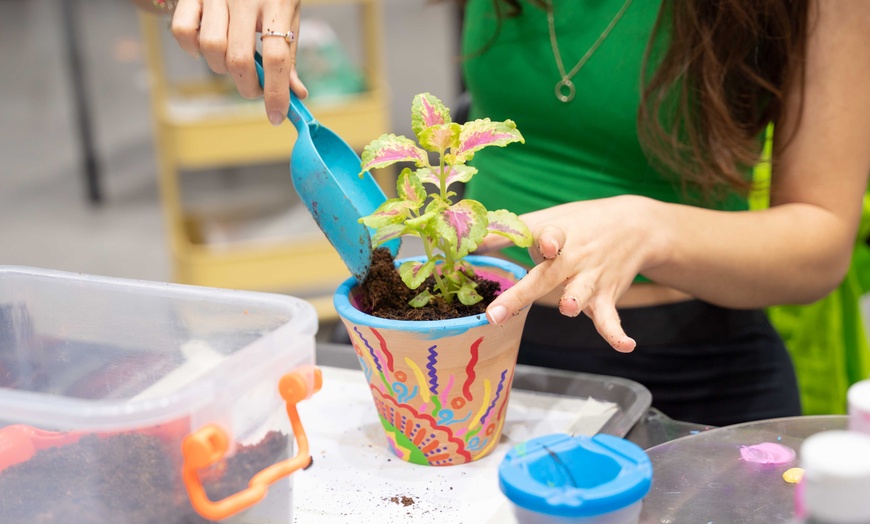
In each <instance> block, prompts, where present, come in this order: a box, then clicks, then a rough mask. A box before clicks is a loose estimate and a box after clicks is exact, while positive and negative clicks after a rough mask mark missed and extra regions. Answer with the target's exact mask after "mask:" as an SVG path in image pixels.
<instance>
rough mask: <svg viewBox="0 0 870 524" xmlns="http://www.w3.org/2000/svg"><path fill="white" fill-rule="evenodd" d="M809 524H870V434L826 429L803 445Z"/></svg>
mask: <svg viewBox="0 0 870 524" xmlns="http://www.w3.org/2000/svg"><path fill="white" fill-rule="evenodd" d="M801 467H803V469H804V477H803V480H802V483H803V485H802V486H801V490H800V491H801V493H802V500H801V501H799V502H800V504H799V505H800V506H802V508H803V511H804V512H805V520H804V521H803V522H806V523H807V524H810V523H812V524H867V523H870V435H865V434H863V433H859V432H857V431H842V430H836V431H824V432H821V433H817V434H815V435H812V436H811V437H809V438H808V439H806V440H805V441H804V443H803V445H802V446H801Z"/></svg>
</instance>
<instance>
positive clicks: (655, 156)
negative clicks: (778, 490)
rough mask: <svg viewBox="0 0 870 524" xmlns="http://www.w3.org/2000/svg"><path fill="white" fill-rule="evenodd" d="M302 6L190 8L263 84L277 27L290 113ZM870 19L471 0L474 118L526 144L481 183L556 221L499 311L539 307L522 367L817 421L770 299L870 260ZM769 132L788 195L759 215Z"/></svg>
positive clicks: (592, 2)
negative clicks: (773, 322) (865, 231)
mask: <svg viewBox="0 0 870 524" xmlns="http://www.w3.org/2000/svg"><path fill="white" fill-rule="evenodd" d="M299 8H300V6H299V3H298V2H297V1H290V0H259V1H256V2H248V3H246V4H242V3H241V2H234V1H232V0H180V2H179V4H178V7H177V10H176V12H175V15H174V17H173V22H172V26H173V32H174V34H175V36H176V38H177V39H178V41H179V43H180V45H181V46H182V47H183V48H184V49H186V50H187V51H189V52H191V53H200V52H201V53H202V54H203V55H204V57H205V59H206V61H207V62H208V63H209V65H210V66H211V68H212V69H214V70H215V71H217V72H228V73H230V74H231V75H232V77H233V80H234V81H235V82H236V85H237V87H238V89H239V92H240V93H241V94H242V95H244V96H249V97H254V96H259V95H260V93H261V91H260V89H259V86H258V82H257V76H256V74H255V71H254V66H253V62H252V56H253V49H254V45H255V42H256V41H255V38H254V34H255V32H256V31H262V32H263V34H264V35H269V36H274V38H273V37H269V38H265V37H264V39H263V46H264V47H263V55H264V64H265V71H266V74H265V78H266V82H265V104H266V111H267V114H268V115H269V118H270V120H271V121H272V122H273V123H280V121H281V120H282V119H283V115H284V114H286V108H287V103H288V101H287V96H288V93H287V87H288V86H289V87H290V88H291V89H293V90H294V91H295V92H296V93H297V94H299V95H300V96H301V97H304V96H305V94H306V92H305V88H304V86H303V85H302V83H301V82H300V81H299V79H298V77H297V76H296V75H295V71H294V68H293V67H292V64H293V54H294V52H295V45H294V44H293V42H292V38H291V37H290V36H289V35H288V32H295V31H296V29H297V28H298V19H299V12H300V11H299ZM868 29H870V3H868V2H859V1H854V0H825V1H823V2H822V1H810V0H764V1H757V2H751V3H747V2H740V1H739V0H719V1H711V0H693V1H685V2H667V1H666V2H664V3H662V4H661V5H656V3H654V2H648V1H634V2H633V1H632V0H552V2H551V1H550V0H469V1H468V2H467V5H466V6H465V28H464V53H465V55H466V60H465V62H464V65H463V69H464V74H465V78H466V82H467V85H468V88H469V92H470V94H471V96H472V100H473V105H472V110H471V117H472V118H483V117H489V118H492V119H493V120H501V119H505V118H511V119H513V120H514V121H516V122H517V126H518V128H519V129H520V130H521V131H522V132H523V135H524V136H525V138H526V144H525V145H524V146H522V147H518V148H505V149H497V150H486V151H483V152H481V153H480V154H479V155H478V156H477V157H476V158H475V165H476V167H478V168H479V170H480V172H481V173H482V176H478V177H475V179H474V180H473V181H472V183H471V184H470V186H469V187H468V194H467V195H466V196H468V197H471V198H476V199H478V200H480V201H481V202H483V203H484V204H485V205H486V206H487V207H488V208H491V209H498V208H507V209H510V210H512V211H514V212H518V213H524V215H523V216H522V218H523V219H524V220H525V221H526V223H527V224H528V225H529V226H530V228H531V229H532V231H533V233H534V234H535V238H536V244H535V246H534V247H533V248H532V249H531V250H530V253H529V257H527V262H528V264H529V265H530V266H531V265H532V264H534V265H533V267H532V268H531V270H530V272H529V275H528V276H527V277H526V278H524V279H523V280H522V281H521V282H520V283H519V284H517V285H516V286H514V287H513V288H511V289H510V290H508V291H507V292H505V293H503V294H502V295H501V296H500V297H499V298H498V299H497V300H496V301H495V302H493V303H492V304H491V305H490V306H489V308H488V310H487V314H488V317H489V319H490V321H491V322H493V323H495V324H500V323H503V322H510V321H511V317H512V314H513V313H515V312H516V311H518V310H520V309H521V308H523V307H526V306H529V305H530V304H533V303H534V304H535V305H534V306H533V308H532V310H531V312H530V316H529V321H528V322H529V323H528V324H527V327H526V330H525V334H524V342H523V346H522V347H521V355H520V359H521V361H522V362H526V363H532V364H538V365H545V366H551V367H560V368H565V369H574V370H579V371H587V372H593V373H601V374H608V375H619V376H625V377H628V378H631V379H634V380H638V381H639V382H641V383H643V384H644V385H646V386H647V387H648V388H650V390H651V391H652V392H653V398H654V405H655V406H657V407H659V408H660V409H662V410H663V411H664V412H665V413H667V414H668V415H670V416H672V417H674V418H678V419H682V420H690V421H695V422H703V423H707V424H714V425H723V424H730V423H735V422H741V421H745V420H753V419H761V418H772V417H778V416H788V415H798V414H800V403H799V400H798V393H797V386H796V383H795V378H794V371H793V369H792V365H791V362H790V360H789V358H788V354H787V353H786V350H785V348H784V346H783V344H782V341H781V340H780V339H779V337H778V336H777V335H776V333H775V331H774V330H773V329H772V328H771V326H770V324H769V322H768V321H767V318H766V316H765V315H764V313H763V312H762V310H761V309H760V308H763V307H765V306H769V305H773V304H782V303H807V302H812V301H814V300H816V299H818V298H820V297H823V296H825V295H826V294H827V293H828V292H829V291H830V290H831V289H833V288H834V287H836V286H837V284H838V283H839V282H840V280H841V279H842V277H843V274H844V273H845V271H846V269H847V267H848V264H849V261H850V254H851V250H852V245H853V241H854V238H855V234H856V228H857V225H858V219H859V216H860V211H861V198H862V195H863V193H864V190H865V188H866V184H867V175H868V172H870V147H868V145H870V97H868V96H867V95H866V93H867V91H868V86H870V65H868V64H870V30H868ZM292 36H295V33H293V35H292ZM769 123H773V125H774V127H775V129H776V133H775V144H774V152H773V175H772V185H771V205H770V207H769V208H768V209H765V210H762V211H753V212H749V211H747V208H748V206H747V199H746V193H747V191H748V188H749V182H748V180H749V172H750V166H751V165H752V163H754V161H755V160H756V159H757V158H758V156H759V152H760V148H761V145H762V142H763V140H762V135H763V131H764V129H765V128H766V127H767V126H768V124H769ZM490 149H494V148H490ZM489 240H490V241H488V243H486V244H485V245H484V246H483V248H482V249H484V250H497V249H501V248H502V247H504V244H502V243H501V239H500V238H493V239H489ZM506 255H507V256H510V257H512V258H519V259H522V257H523V256H524V255H523V254H521V253H514V252H512V251H510V250H507V251H506ZM581 313H582V314H583V315H581ZM596 333H597V335H596ZM599 335H600V336H599ZM629 335H631V336H629ZM614 349H615V350H616V351H613V350H614Z"/></svg>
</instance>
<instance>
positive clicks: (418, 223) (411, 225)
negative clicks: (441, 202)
mask: <svg viewBox="0 0 870 524" xmlns="http://www.w3.org/2000/svg"><path fill="white" fill-rule="evenodd" d="M437 217H438V213H436V212H433V211H427V212H426V213H423V214H422V215H420V216H418V217H414V218H409V219H408V220H405V227H407V228H408V229H409V230H415V231H426V230H427V228H428V227H429V224H430V223H431V222H432V221H433V220H435V218H437Z"/></svg>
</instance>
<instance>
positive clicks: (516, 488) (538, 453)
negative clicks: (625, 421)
mask: <svg viewBox="0 0 870 524" xmlns="http://www.w3.org/2000/svg"><path fill="white" fill-rule="evenodd" d="M498 478H499V487H501V490H502V492H503V493H504V494H505V495H506V496H507V498H508V499H510V500H511V502H513V503H514V504H516V505H517V506H520V507H523V508H525V509H528V510H530V511H536V512H538V513H544V514H547V515H556V516H562V517H592V516H596V515H603V514H605V513H610V512H612V511H616V510H619V509H622V508H625V507H627V506H630V505H632V504H634V503H635V502H637V501H639V500H641V499H642V498H643V497H644V496H645V495H646V494H647V492H648V491H649V489H650V485H651V484H652V463H651V462H650V460H649V457H648V456H647V454H646V453H645V452H644V451H643V450H642V449H641V448H640V447H638V446H637V445H636V444H634V443H632V442H629V441H627V440H625V439H621V438H619V437H614V436H611V435H595V436H594V437H586V436H578V437H571V436H570V435H565V434H553V435H546V436H543V437H538V438H534V439H531V440H528V441H526V442H523V443H521V444H518V445H517V446H515V447H514V448H513V449H511V450H510V451H509V452H508V454H507V455H506V456H505V458H504V460H502V462H501V464H500V465H499V468H498Z"/></svg>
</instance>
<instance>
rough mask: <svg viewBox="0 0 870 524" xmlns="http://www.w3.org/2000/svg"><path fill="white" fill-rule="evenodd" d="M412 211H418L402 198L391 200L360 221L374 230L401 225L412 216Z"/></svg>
mask: <svg viewBox="0 0 870 524" xmlns="http://www.w3.org/2000/svg"><path fill="white" fill-rule="evenodd" d="M417 207H420V206H417ZM411 209H416V208H415V207H414V206H413V203H411V202H408V201H406V200H402V199H401V198H390V199H388V200H385V201H384V203H383V204H381V205H380V206H378V208H377V209H375V210H374V212H373V213H372V214H371V215H368V216H364V217H362V218H360V219H359V221H360V222H362V223H363V224H365V225H366V226H368V227H370V228H372V229H377V228H379V227H384V226H388V225H390V224H400V223H402V222H404V221H405V220H406V219H407V218H408V217H410V216H411V212H410V210H411Z"/></svg>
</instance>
